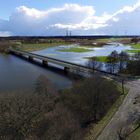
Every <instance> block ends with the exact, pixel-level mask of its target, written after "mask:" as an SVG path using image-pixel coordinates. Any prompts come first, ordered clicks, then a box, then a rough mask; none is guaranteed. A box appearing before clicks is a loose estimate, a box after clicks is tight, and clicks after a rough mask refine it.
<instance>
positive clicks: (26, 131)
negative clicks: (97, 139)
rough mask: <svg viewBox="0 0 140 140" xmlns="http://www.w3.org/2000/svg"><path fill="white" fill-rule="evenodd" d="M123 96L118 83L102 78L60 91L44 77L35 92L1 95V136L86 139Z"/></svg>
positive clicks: (4, 138)
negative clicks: (89, 131)
mask: <svg viewBox="0 0 140 140" xmlns="http://www.w3.org/2000/svg"><path fill="white" fill-rule="evenodd" d="M119 96H120V91H119V89H118V85H117V84H116V83H115V82H114V81H112V80H107V79H104V78H101V77H97V76H95V77H92V78H87V79H84V80H80V81H77V82H76V83H74V84H73V86H72V88H70V89H65V90H62V91H58V90H56V89H55V88H54V86H53V85H52V83H51V82H50V81H49V80H48V79H47V78H46V77H45V76H40V77H39V78H38V80H37V82H36V89H35V91H34V92H33V93H19V92H17V93H9V94H8V93H7V94H4V93H2V94H0V139H2V140H25V139H26V140H82V139H84V134H85V132H86V131H87V130H88V127H89V126H90V125H91V124H92V125H94V124H96V123H98V122H99V121H100V120H101V119H102V118H103V117H104V115H105V114H106V113H107V111H108V110H109V109H110V107H111V106H112V104H113V103H114V102H115V101H116V100H117V99H118V98H119Z"/></svg>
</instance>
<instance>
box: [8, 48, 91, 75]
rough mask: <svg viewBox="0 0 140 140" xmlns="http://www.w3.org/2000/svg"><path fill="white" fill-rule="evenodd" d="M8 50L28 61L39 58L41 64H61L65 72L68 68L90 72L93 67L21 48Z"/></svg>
mask: <svg viewBox="0 0 140 140" xmlns="http://www.w3.org/2000/svg"><path fill="white" fill-rule="evenodd" d="M9 52H10V53H11V54H13V55H16V56H19V57H21V56H22V57H26V58H27V59H28V60H29V61H32V62H33V61H34V60H35V59H37V60H41V62H42V64H43V65H45V66H48V65H49V63H52V64H55V65H58V66H62V67H63V68H64V71H65V72H68V71H70V70H72V71H76V72H86V73H87V72H89V73H92V72H93V69H91V68H88V67H86V66H83V65H79V64H75V63H71V62H66V61H63V60H58V59H55V58H50V57H47V56H42V55H38V54H34V53H30V52H26V51H22V50H15V49H10V50H9Z"/></svg>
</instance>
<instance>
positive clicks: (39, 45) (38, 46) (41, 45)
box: [19, 42, 69, 52]
mask: <svg viewBox="0 0 140 140" xmlns="http://www.w3.org/2000/svg"><path fill="white" fill-rule="evenodd" d="M60 45H69V43H66V42H61V43H37V44H22V45H21V46H20V47H19V48H20V49H22V50H25V51H29V52H31V51H37V50H43V49H46V48H49V47H55V46H60Z"/></svg>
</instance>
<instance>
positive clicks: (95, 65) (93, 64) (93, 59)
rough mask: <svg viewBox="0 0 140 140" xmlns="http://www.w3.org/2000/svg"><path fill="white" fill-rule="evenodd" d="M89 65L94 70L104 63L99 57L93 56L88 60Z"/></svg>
mask: <svg viewBox="0 0 140 140" xmlns="http://www.w3.org/2000/svg"><path fill="white" fill-rule="evenodd" d="M87 66H88V67H89V68H91V69H93V71H94V70H99V69H100V68H101V67H102V64H101V63H100V62H99V61H98V59H97V57H95V56H94V57H91V58H90V59H89V60H88V62H87Z"/></svg>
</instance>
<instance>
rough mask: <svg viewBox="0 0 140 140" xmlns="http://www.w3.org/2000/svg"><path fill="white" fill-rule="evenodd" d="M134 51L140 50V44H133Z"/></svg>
mask: <svg viewBox="0 0 140 140" xmlns="http://www.w3.org/2000/svg"><path fill="white" fill-rule="evenodd" d="M131 46H132V47H133V48H134V49H140V44H131Z"/></svg>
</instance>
